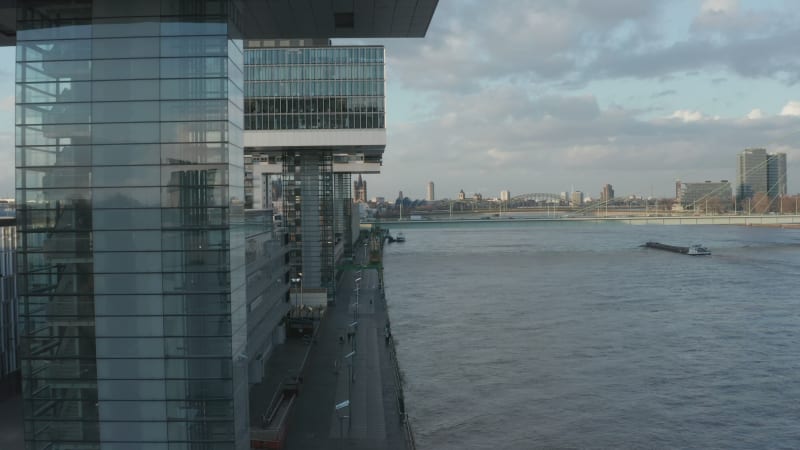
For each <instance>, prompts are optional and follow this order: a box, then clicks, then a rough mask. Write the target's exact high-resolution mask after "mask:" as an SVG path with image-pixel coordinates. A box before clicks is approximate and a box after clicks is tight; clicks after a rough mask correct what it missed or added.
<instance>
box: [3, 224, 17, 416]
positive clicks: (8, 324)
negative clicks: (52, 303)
mask: <svg viewBox="0 0 800 450" xmlns="http://www.w3.org/2000/svg"><path fill="white" fill-rule="evenodd" d="M16 249H17V227H16V226H15V221H14V219H12V218H1V217H0V401H2V400H3V399H5V398H7V397H9V396H11V395H13V394H14V393H16V391H17V389H18V388H19V385H18V378H17V376H18V375H19V373H18V371H19V365H18V364H17V308H18V303H17V278H16V273H15V270H14V253H15V251H16Z"/></svg>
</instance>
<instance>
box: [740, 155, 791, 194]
mask: <svg viewBox="0 0 800 450" xmlns="http://www.w3.org/2000/svg"><path fill="white" fill-rule="evenodd" d="M759 192H760V193H763V194H766V195H767V196H768V197H769V198H770V199H775V198H777V197H780V196H782V195H786V153H767V151H766V149H763V148H755V149H746V150H744V151H743V152H741V153H739V155H738V173H737V179H736V198H737V200H739V201H741V200H744V199H748V198H752V197H753V195H754V194H756V193H759Z"/></svg>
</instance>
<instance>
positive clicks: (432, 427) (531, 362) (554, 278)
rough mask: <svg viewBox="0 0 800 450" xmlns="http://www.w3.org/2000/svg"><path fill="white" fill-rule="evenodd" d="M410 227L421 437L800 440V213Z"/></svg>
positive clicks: (432, 441) (407, 257)
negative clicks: (788, 217) (757, 221)
mask: <svg viewBox="0 0 800 450" xmlns="http://www.w3.org/2000/svg"><path fill="white" fill-rule="evenodd" d="M393 231H400V228H395V229H394V230H393ZM402 231H403V233H404V234H405V236H406V238H407V242H406V243H404V244H390V245H389V246H388V247H387V251H386V258H385V264H386V284H387V298H388V299H389V305H390V314H391V318H392V328H393V331H394V334H395V336H396V338H397V341H398V354H399V358H400V363H401V365H402V369H403V371H404V375H405V380H406V391H405V392H406V404H407V405H408V411H409V413H410V415H411V419H412V423H413V425H414V430H415V432H416V437H417V441H418V444H419V446H420V448H426V449H465V448H469V449H473V448H485V449H490V448H509V449H511V448H514V449H516V448H519V449H526V448H545V447H546V448H552V447H573V448H631V447H636V448H726V449H730V448H748V449H749V448H799V447H800V230H782V229H767V228H750V227H737V226H654V225H648V226H634V225H624V224H590V223H561V224H557V223H494V224H492V223H488V224H463V225H428V224H426V225H418V226H412V227H408V228H405V229H402ZM648 240H655V241H660V242H665V243H670V244H675V245H689V244H692V243H703V244H705V245H706V246H707V247H709V248H710V249H711V250H712V252H713V256H711V257H690V256H685V255H678V254H674V253H669V252H665V251H659V250H652V249H646V248H640V247H639V245H640V244H642V243H644V242H645V241H648Z"/></svg>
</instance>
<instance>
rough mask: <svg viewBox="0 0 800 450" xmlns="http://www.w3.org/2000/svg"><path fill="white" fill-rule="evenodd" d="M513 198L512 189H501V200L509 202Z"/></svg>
mask: <svg viewBox="0 0 800 450" xmlns="http://www.w3.org/2000/svg"><path fill="white" fill-rule="evenodd" d="M510 200H511V191H507V190H506V191H500V201H501V202H508V201H510Z"/></svg>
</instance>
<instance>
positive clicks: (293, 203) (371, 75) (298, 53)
mask: <svg viewBox="0 0 800 450" xmlns="http://www.w3.org/2000/svg"><path fill="white" fill-rule="evenodd" d="M244 59H245V72H246V79H245V116H244V117H245V136H244V142H245V155H246V158H247V159H249V160H250V161H251V162H252V166H250V165H248V166H247V167H248V173H252V177H253V195H252V197H253V200H254V201H256V200H258V199H259V198H258V197H259V194H258V192H259V190H258V189H256V187H257V186H258V185H259V184H260V185H262V186H265V187H266V186H268V187H269V188H268V189H262V190H261V192H266V191H267V190H268V191H269V193H270V199H269V200H268V201H267V202H266V205H264V206H261V207H268V206H267V205H271V206H272V208H273V209H274V210H275V211H277V212H278V213H279V215H280V216H281V218H282V223H283V225H284V226H285V227H286V229H287V232H288V234H289V242H290V245H289V255H290V256H289V261H290V265H291V267H292V269H291V270H292V273H293V275H292V277H296V276H299V274H301V273H302V278H303V290H304V292H306V293H310V292H311V291H315V290H316V291H324V297H325V298H327V300H328V301H332V300H333V295H334V292H335V287H336V283H335V281H336V273H335V272H336V268H335V266H336V261H337V260H338V259H339V257H341V256H346V255H348V254H352V243H353V237H354V231H355V232H357V231H358V230H357V229H355V230H354V229H353V227H352V218H353V217H356V218H357V217H358V215H357V214H356V215H355V216H354V214H353V204H352V201H353V197H355V200H356V201H357V202H362V203H365V202H366V201H367V184H366V182H365V181H364V180H363V178H361V174H364V173H379V172H380V166H381V163H382V157H383V151H384V149H385V148H386V127H385V106H384V105H385V83H386V78H385V65H384V48H383V47H381V46H374V45H373V46H331V45H330V43H329V41H327V40H305V39H301V40H249V41H246V42H245V53H244ZM251 167H252V168H251ZM353 173H358V180H357V181H355V182H354V183H352V185H351V176H352V175H351V174H353ZM246 181H247V180H246ZM351 186H352V191H351ZM278 192H280V196H276V195H275V194H276V193H278ZM306 298H310V296H309V295H306Z"/></svg>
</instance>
